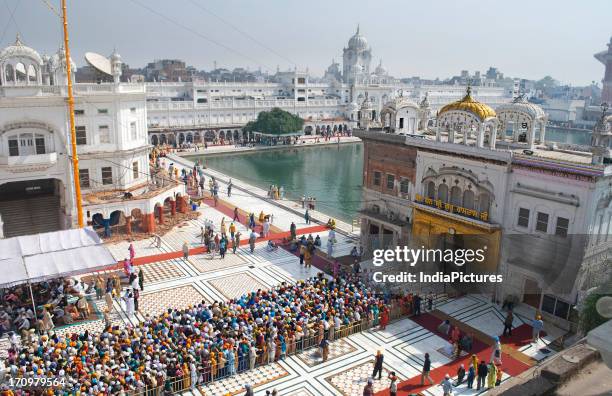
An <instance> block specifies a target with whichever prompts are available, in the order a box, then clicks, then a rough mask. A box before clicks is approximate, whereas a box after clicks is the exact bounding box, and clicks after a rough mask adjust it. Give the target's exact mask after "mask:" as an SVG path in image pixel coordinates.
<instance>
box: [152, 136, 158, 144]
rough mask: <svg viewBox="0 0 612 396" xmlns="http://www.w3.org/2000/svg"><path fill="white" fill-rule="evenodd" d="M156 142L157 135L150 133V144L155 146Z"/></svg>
mask: <svg viewBox="0 0 612 396" xmlns="http://www.w3.org/2000/svg"><path fill="white" fill-rule="evenodd" d="M158 143H159V141H158V139H157V135H151V144H152V145H154V146H157V144H158Z"/></svg>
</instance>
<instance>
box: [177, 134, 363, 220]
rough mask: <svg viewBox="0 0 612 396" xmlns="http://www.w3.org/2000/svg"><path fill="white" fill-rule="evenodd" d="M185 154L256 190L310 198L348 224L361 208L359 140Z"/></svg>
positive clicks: (296, 197)
mask: <svg viewBox="0 0 612 396" xmlns="http://www.w3.org/2000/svg"><path fill="white" fill-rule="evenodd" d="M188 158H189V159H190V160H191V161H195V160H197V159H200V160H201V161H203V162H204V164H205V165H206V166H207V167H209V168H212V169H214V170H217V171H219V172H222V173H224V174H226V175H228V176H229V177H232V178H236V179H240V180H243V181H245V182H247V183H250V184H252V185H255V186H257V187H260V188H264V189H267V188H268V187H269V186H270V184H276V185H277V186H283V187H284V189H285V198H288V199H293V200H299V199H300V198H301V197H302V195H305V196H306V197H308V196H314V197H316V199H317V204H316V209H317V210H319V211H321V212H323V213H326V214H329V215H330V216H334V217H337V218H339V219H341V220H343V221H346V222H349V223H350V222H351V220H352V219H354V218H356V217H357V211H358V210H359V209H360V207H361V196H362V195H361V187H362V173H363V146H362V144H361V143H354V144H341V145H339V146H337V145H331V146H318V147H301V148H299V149H291V148H288V149H283V150H266V151H260V152H255V153H253V152H250V153H244V154H220V155H216V156H212V155H211V156H207V155H193V156H189V157H188Z"/></svg>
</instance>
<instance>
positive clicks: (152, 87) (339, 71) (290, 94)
mask: <svg viewBox="0 0 612 396" xmlns="http://www.w3.org/2000/svg"><path fill="white" fill-rule="evenodd" d="M372 53H373V52H372V49H371V47H370V46H369V44H368V41H367V39H366V38H365V37H364V36H363V35H362V34H361V33H360V32H359V29H357V32H356V33H355V34H354V35H353V36H352V37H351V38H350V39H349V41H348V45H347V47H346V48H344V49H343V64H342V66H341V65H340V64H339V63H337V62H335V61H332V64H331V65H330V66H329V67H328V69H327V70H326V73H325V75H324V77H323V79H321V80H317V81H312V78H311V77H310V75H309V73H308V70H307V69H306V70H297V69H295V70H291V71H286V72H277V74H276V79H277V81H278V82H274V83H270V82H265V83H240V82H238V83H236V82H221V83H219V82H178V83H177V82H171V83H147V110H148V124H149V137H150V142H151V143H152V144H157V143H160V142H174V141H176V142H177V143H183V142H185V141H187V142H189V141H195V142H202V141H204V140H205V139H206V140H213V139H215V138H220V137H223V138H224V139H225V140H232V141H233V140H236V139H244V138H248V136H246V135H245V136H243V133H242V131H241V130H240V128H241V127H242V126H243V125H244V124H246V123H247V122H249V121H251V120H254V119H256V118H257V115H258V114H259V112H261V111H268V110H270V109H272V108H274V107H279V108H281V109H283V110H286V111H289V112H291V113H293V114H296V115H298V116H300V117H302V118H304V119H305V120H306V123H305V125H304V132H305V134H311V133H317V130H322V129H325V130H327V127H328V126H329V127H330V128H332V129H333V128H334V127H337V128H339V127H342V128H347V129H350V128H353V127H355V126H356V125H357V123H358V121H359V117H360V113H359V106H360V105H361V104H362V103H363V101H364V99H365V97H366V94H367V96H368V98H369V100H370V101H371V107H372V111H373V115H374V119H375V122H378V123H380V121H381V120H380V112H381V111H382V110H383V107H384V106H385V104H386V103H387V102H389V101H390V100H391V99H392V98H394V97H396V96H398V95H399V93H400V92H401V93H402V96H403V97H404V98H405V99H406V100H411V101H413V102H416V103H420V102H421V101H422V100H423V99H424V98H425V97H426V96H427V98H428V103H429V106H430V113H431V114H435V113H436V111H437V110H439V109H440V108H441V107H442V106H443V105H445V104H447V103H449V102H452V101H455V100H459V99H461V98H462V97H463V94H464V92H465V87H462V86H459V85H420V86H414V85H409V84H403V83H401V82H400V81H399V80H397V79H396V78H394V77H393V76H392V75H390V73H389V71H388V70H387V69H386V68H385V67H384V66H383V64H382V60H379V63H378V66H377V67H376V68H373V67H371V63H372ZM473 96H474V98H476V99H477V100H480V101H482V102H483V103H486V104H488V105H490V106H492V107H493V108H496V107H497V106H499V105H501V104H503V103H507V102H509V101H510V100H511V98H510V97H509V96H508V95H506V93H505V91H504V88H503V87H491V86H478V87H473ZM228 135H229V138H228Z"/></svg>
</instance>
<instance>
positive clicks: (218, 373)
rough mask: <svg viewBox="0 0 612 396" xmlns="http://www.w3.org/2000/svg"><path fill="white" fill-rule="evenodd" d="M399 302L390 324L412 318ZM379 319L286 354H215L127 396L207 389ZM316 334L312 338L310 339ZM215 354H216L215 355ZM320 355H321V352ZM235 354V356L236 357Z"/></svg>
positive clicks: (260, 349)
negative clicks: (231, 356)
mask: <svg viewBox="0 0 612 396" xmlns="http://www.w3.org/2000/svg"><path fill="white" fill-rule="evenodd" d="M399 302H400V300H396V299H394V300H392V301H391V303H390V304H389V305H387V307H388V308H389V320H390V321H391V320H397V319H401V318H405V317H408V316H411V315H412V306H411V304H404V305H401V304H400V303H399ZM379 324H380V315H378V316H377V317H366V318H361V320H359V321H356V322H353V323H350V324H347V325H342V326H340V327H339V328H338V329H336V328H334V327H333V326H330V328H329V329H328V330H323V331H321V330H320V329H319V328H316V329H314V328H313V329H312V330H309V332H308V333H309V335H308V336H304V337H301V338H300V339H296V340H295V341H292V342H289V343H287V344H286V350H285V351H284V353H283V352H282V351H278V350H277V347H275V348H268V345H267V344H266V345H265V346H264V345H257V346H256V347H257V354H256V356H250V353H246V354H243V355H239V357H238V359H235V358H233V359H232V358H230V359H227V358H225V357H224V354H223V353H218V352H217V353H216V355H217V356H218V357H220V358H217V359H216V360H214V361H213V360H208V361H207V362H206V364H205V365H202V364H200V365H199V366H198V367H197V373H191V372H189V370H186V372H185V373H184V374H183V375H180V376H175V377H166V378H165V379H164V381H163V382H164V383H163V384H157V385H156V386H154V387H151V386H144V387H142V388H140V389H137V390H133V391H129V392H125V393H124V394H125V395H130V396H141V395H142V396H161V395H173V394H177V393H181V392H184V391H187V390H189V389H193V388H194V387H196V386H204V385H206V384H208V383H210V382H213V381H218V380H222V379H224V378H228V377H231V376H234V375H236V374H240V373H243V372H245V371H247V370H253V369H255V368H257V367H260V366H265V365H267V364H271V363H274V362H276V361H278V360H282V359H284V358H286V357H287V356H292V355H296V354H299V353H302V352H305V351H308V350H311V349H314V348H319V346H320V344H321V341H322V340H323V339H327V340H328V341H329V342H334V341H337V340H339V339H342V338H346V337H349V336H351V335H353V334H357V333H360V332H363V331H366V330H369V329H372V328H374V327H377V326H379ZM311 332H314V334H313V335H310V333H311ZM213 353H214V352H213ZM319 353H320V352H319ZM235 355H236V354H234V356H235Z"/></svg>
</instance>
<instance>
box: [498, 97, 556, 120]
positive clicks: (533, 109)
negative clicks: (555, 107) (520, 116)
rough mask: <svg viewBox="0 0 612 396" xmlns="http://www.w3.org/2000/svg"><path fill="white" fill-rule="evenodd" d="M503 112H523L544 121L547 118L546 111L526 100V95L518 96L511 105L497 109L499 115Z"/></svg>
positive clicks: (504, 105)
mask: <svg viewBox="0 0 612 396" xmlns="http://www.w3.org/2000/svg"><path fill="white" fill-rule="evenodd" d="M503 112H522V113H526V114H528V115H529V116H530V117H531V118H533V119H542V118H544V117H546V114H545V113H544V110H542V108H541V107H540V106H538V105H537V104H535V103H530V102H528V101H527V99H525V96H524V95H520V96H518V97H517V98H516V99H514V100H513V101H512V102H510V103H504V104H502V105H500V106H498V107H497V113H498V114H501V113H503Z"/></svg>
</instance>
